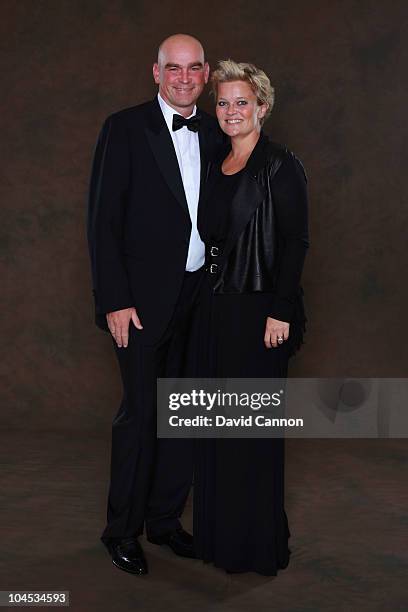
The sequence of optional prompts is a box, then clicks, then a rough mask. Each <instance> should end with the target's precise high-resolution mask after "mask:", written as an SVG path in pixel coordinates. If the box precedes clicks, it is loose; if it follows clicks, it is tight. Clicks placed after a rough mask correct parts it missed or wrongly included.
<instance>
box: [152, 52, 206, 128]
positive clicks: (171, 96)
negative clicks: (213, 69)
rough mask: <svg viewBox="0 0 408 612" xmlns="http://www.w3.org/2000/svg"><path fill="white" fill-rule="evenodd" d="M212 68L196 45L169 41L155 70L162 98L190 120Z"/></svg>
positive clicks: (156, 81) (154, 67)
mask: <svg viewBox="0 0 408 612" xmlns="http://www.w3.org/2000/svg"><path fill="white" fill-rule="evenodd" d="M208 75H209V66H208V64H207V62H204V54H203V50H202V48H201V46H200V45H199V44H198V43H196V42H195V41H169V42H167V43H166V44H165V45H164V46H163V48H162V50H161V52H160V55H159V59H158V63H155V64H154V66H153V76H154V80H155V83H157V84H158V85H159V92H160V95H161V96H162V98H163V99H164V100H165V101H166V102H167V104H169V105H170V106H172V107H173V108H174V109H175V110H176V111H178V112H179V113H180V114H182V115H183V116H185V117H187V116H188V115H189V114H191V111H192V109H193V107H194V104H195V103H196V101H197V99H198V97H199V96H200V94H201V92H202V91H203V89H204V85H205V84H206V83H207V81H208Z"/></svg>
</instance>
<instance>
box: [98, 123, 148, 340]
mask: <svg viewBox="0 0 408 612" xmlns="http://www.w3.org/2000/svg"><path fill="white" fill-rule="evenodd" d="M129 159H130V155H129V145H128V139H127V134H126V131H125V129H124V128H123V126H122V125H121V124H120V122H119V121H118V120H117V118H115V116H110V117H108V119H107V120H106V121H105V123H104V124H103V127H102V130H101V132H100V134H99V138H98V141H97V144H96V148H95V154H94V159H93V165H92V173H91V181H90V189H89V206H88V226H87V234H88V246H89V253H90V258H91V267H92V281H93V293H94V299H95V308H96V313H97V314H104V315H107V321H108V326H109V329H110V331H111V333H112V335H113V336H114V337H115V339H116V340H117V341H118V340H120V342H121V344H120V346H121V345H122V333H123V331H125V330H124V329H123V328H124V327H126V331H125V333H126V335H127V332H128V327H129V322H130V319H131V318H134V316H132V311H134V303H133V297H132V294H131V291H130V287H129V281H128V277H127V273H126V268H125V265H124V262H123V258H122V250H121V246H122V240H123V224H124V217H125V210H126V201H127V192H128V187H129V183H130V180H129V179H130V161H129ZM123 311H125V312H123ZM134 315H135V317H136V319H137V315H136V311H134ZM126 321H127V325H126ZM134 322H135V321H134ZM135 324H136V322H135ZM139 324H140V322H139ZM126 340H127V339H126ZM126 344H127V341H126ZM126 344H125V346H126ZM118 345H119V343H118Z"/></svg>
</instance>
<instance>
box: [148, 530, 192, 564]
mask: <svg viewBox="0 0 408 612" xmlns="http://www.w3.org/2000/svg"><path fill="white" fill-rule="evenodd" d="M147 539H148V541H149V542H151V543H152V544H159V545H163V544H165V545H167V546H169V547H170V548H171V550H172V551H173V552H174V553H175V554H176V555H179V556H180V557H189V558H190V559H194V558H195V554H194V548H193V536H192V535H190V534H189V533H187V531H184V529H181V528H180V529H177V531H171V532H170V533H165V534H163V535H159V536H151V537H148V538H147Z"/></svg>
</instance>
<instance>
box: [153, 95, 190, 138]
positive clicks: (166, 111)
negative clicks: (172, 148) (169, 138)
mask: <svg viewBox="0 0 408 612" xmlns="http://www.w3.org/2000/svg"><path fill="white" fill-rule="evenodd" d="M157 100H158V102H159V104H160V108H161V110H162V113H163V116H164V119H165V121H166V124H167V127H168V128H169V132H170V133H171V132H172V131H173V115H179V114H180V113H178V112H177V111H176V110H175V109H174V108H172V107H171V106H169V105H168V104H167V102H165V101H164V100H163V98H162V97H161V95H160V94H159V93H158V94H157ZM196 112H197V106H196V105H194V108H193V112H192V113H191V115H189V116H188V117H186V119H190V117H194V115H195V114H196Z"/></svg>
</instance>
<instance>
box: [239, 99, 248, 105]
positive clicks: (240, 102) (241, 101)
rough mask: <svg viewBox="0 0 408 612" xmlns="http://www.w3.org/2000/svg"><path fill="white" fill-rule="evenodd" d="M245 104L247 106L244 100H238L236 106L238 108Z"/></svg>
mask: <svg viewBox="0 0 408 612" xmlns="http://www.w3.org/2000/svg"><path fill="white" fill-rule="evenodd" d="M245 104H247V101H246V100H238V105H239V106H245Z"/></svg>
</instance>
